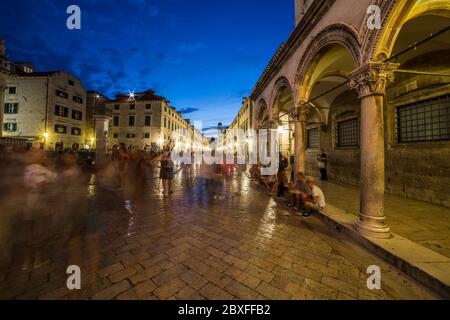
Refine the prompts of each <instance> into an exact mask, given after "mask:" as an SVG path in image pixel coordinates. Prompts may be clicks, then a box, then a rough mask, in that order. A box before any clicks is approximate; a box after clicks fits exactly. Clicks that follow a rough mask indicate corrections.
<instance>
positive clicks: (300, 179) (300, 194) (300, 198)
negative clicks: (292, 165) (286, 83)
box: [289, 172, 312, 211]
mask: <svg viewBox="0 0 450 320" xmlns="http://www.w3.org/2000/svg"><path fill="white" fill-rule="evenodd" d="M311 194H312V191H311V188H310V187H309V186H308V184H307V183H306V177H305V174H304V173H303V172H299V173H297V177H296V181H294V184H293V187H292V188H291V189H290V191H289V196H290V203H289V206H290V207H293V208H295V209H296V210H297V211H301V209H302V207H303V208H305V202H306V200H307V199H308V198H309V197H310V196H311Z"/></svg>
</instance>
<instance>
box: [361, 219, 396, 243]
mask: <svg viewBox="0 0 450 320" xmlns="http://www.w3.org/2000/svg"><path fill="white" fill-rule="evenodd" d="M385 219H386V218H385V217H380V218H378V217H370V216H365V215H362V214H361V215H360V218H359V220H358V222H356V224H355V226H354V227H355V229H356V231H358V232H359V233H360V234H361V235H363V236H365V237H368V238H375V239H390V238H391V229H390V228H389V227H388V226H387V225H386V223H385V222H384V221H385Z"/></svg>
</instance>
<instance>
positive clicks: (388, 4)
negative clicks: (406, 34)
mask: <svg viewBox="0 0 450 320" xmlns="http://www.w3.org/2000/svg"><path fill="white" fill-rule="evenodd" d="M372 4H373V5H376V6H378V7H379V8H380V9H381V13H382V16H381V23H382V24H381V28H380V29H379V30H377V29H374V30H370V29H369V28H368V25H367V19H368V18H369V15H366V18H365V19H364V22H363V25H362V26H361V28H360V30H361V32H360V35H359V37H360V39H362V53H363V56H362V61H363V62H368V61H370V60H379V59H383V58H387V57H389V56H391V54H392V50H393V48H394V45H395V42H396V39H397V37H398V35H399V33H400V31H401V29H402V26H403V25H404V24H405V23H406V22H408V21H409V20H411V19H414V18H416V17H418V16H420V15H426V14H434V15H441V16H446V17H450V3H449V2H448V0H413V1H399V0H374V1H372Z"/></svg>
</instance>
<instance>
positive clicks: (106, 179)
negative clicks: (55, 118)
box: [0, 144, 326, 270]
mask: <svg viewBox="0 0 450 320" xmlns="http://www.w3.org/2000/svg"><path fill="white" fill-rule="evenodd" d="M1 148H2V150H0V164H1V165H2V167H3V168H8V170H2V171H1V172H0V175H1V177H0V178H1V179H0V195H1V198H2V199H1V200H2V201H1V202H0V204H1V206H2V209H1V211H2V213H3V214H2V217H1V218H2V224H1V225H2V228H0V238H2V239H1V240H2V244H3V245H2V246H1V247H0V248H1V250H2V251H6V250H7V249H5V248H6V247H8V244H7V242H8V241H3V240H4V239H14V240H17V241H13V242H20V243H22V245H23V248H24V249H23V250H22V251H21V259H22V268H23V269H24V270H28V269H29V268H31V267H33V266H34V267H36V266H40V265H42V264H44V263H46V261H47V258H48V257H46V252H47V253H48V248H46V243H47V240H49V238H50V237H62V238H63V239H65V240H63V241H60V242H59V243H60V245H61V246H64V245H68V246H69V247H71V248H78V249H75V250H71V251H70V255H74V256H76V257H77V256H80V250H81V247H82V246H83V243H82V242H83V239H84V238H86V237H96V236H97V231H98V229H99V224H100V222H99V220H100V218H99V217H98V215H96V214H95V205H93V204H92V202H90V200H89V194H88V193H89V191H88V190H89V188H88V187H87V186H89V180H90V179H92V176H95V180H96V182H95V183H96V184H98V185H99V187H105V188H109V189H110V190H112V191H113V192H114V194H116V198H119V199H121V200H120V201H123V202H122V203H124V207H125V209H126V210H127V211H128V212H129V213H131V214H133V213H135V212H136V203H137V202H138V201H139V200H140V199H142V197H143V195H144V194H145V193H146V192H148V189H147V186H148V181H149V180H150V179H153V180H160V181H161V183H157V184H156V187H155V184H152V185H153V187H155V188H156V190H157V189H158V186H159V187H160V190H161V195H162V197H163V198H165V199H169V200H170V197H171V196H172V195H173V194H174V192H175V190H174V185H173V181H174V179H175V178H176V177H177V176H178V175H179V174H180V173H181V176H182V177H183V179H186V180H188V181H194V177H195V181H197V182H198V183H199V184H202V185H204V186H205V190H206V191H205V192H206V193H208V195H211V197H212V198H213V199H214V200H215V201H223V200H224V199H225V198H226V197H227V196H229V195H232V196H236V197H240V196H241V195H242V181H243V179H247V178H248V179H250V180H252V181H257V182H260V183H261V184H262V185H263V186H264V187H265V188H266V189H267V191H268V192H269V194H270V195H271V196H277V197H280V198H283V197H284V196H285V195H288V199H289V203H288V204H289V206H290V207H292V208H293V209H294V210H296V211H297V212H298V213H299V214H301V215H303V216H305V217H308V216H310V215H311V213H312V212H314V211H320V210H322V209H323V208H324V207H325V206H326V203H325V197H324V194H323V192H322V190H321V189H320V188H319V187H318V186H317V185H316V181H315V179H313V178H311V177H306V176H305V174H304V173H301V172H298V173H294V171H293V170H292V171H291V172H292V173H291V174H290V175H288V170H289V161H288V160H287V159H286V158H285V157H284V156H282V155H280V158H279V159H280V160H279V170H278V172H277V174H275V175H273V176H263V175H261V169H262V166H261V165H254V166H252V167H251V168H250V170H249V171H247V169H248V168H247V165H239V164H238V161H237V158H236V157H235V158H234V160H235V161H234V162H232V163H231V164H230V163H227V161H226V160H227V159H226V156H224V158H223V161H222V163H217V162H216V163H213V164H207V163H205V162H202V163H199V164H194V160H195V157H194V154H191V155H190V156H191V163H175V162H174V161H173V157H172V153H173V152H174V145H173V144H169V145H167V146H166V147H164V148H162V150H138V149H134V148H131V147H127V146H126V145H124V144H120V145H118V146H114V147H113V149H112V151H111V153H110V157H109V158H110V159H109V160H110V161H107V163H106V164H105V165H104V166H103V167H101V168H97V170H96V171H95V172H91V171H89V169H90V168H89V167H86V165H85V164H86V157H81V156H80V155H79V153H78V152H76V151H75V150H65V151H59V152H56V153H48V152H45V151H44V150H42V149H41V148H40V145H36V146H33V148H31V149H30V150H24V149H15V150H9V149H7V148H4V147H1ZM184 158H185V157H184ZM212 158H216V154H215V152H213V153H212ZM216 159H217V158H216ZM318 161H321V162H322V164H323V163H325V164H324V165H321V167H320V169H321V172H322V178H326V155H325V154H324V153H323V154H321V155H320V158H318ZM323 169H325V171H324V170H323ZM155 171H159V175H158V176H157V177H154V176H152V173H153V172H155ZM289 176H290V177H289ZM235 177H236V178H237V179H233V178H235ZM9 195H11V197H10V198H9ZM5 199H10V200H11V199H15V200H16V201H17V202H16V203H13V201H9V202H8V201H4V200H5ZM19 203H22V204H23V205H18V204H19ZM8 206H9V207H8ZM14 212H16V213H17V215H16V216H14V214H13V213H14ZM8 214H9V215H10V216H8ZM8 219H9V220H8ZM8 222H9V223H8ZM15 226H18V227H17V228H16V227H15ZM12 230H15V231H17V232H13V231H12ZM8 233H9V234H10V235H11V237H8V236H7V234H8ZM10 245H13V244H10ZM0 253H2V254H4V253H5V252H1V251H0ZM47 256H48V254H47Z"/></svg>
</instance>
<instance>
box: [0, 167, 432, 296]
mask: <svg viewBox="0 0 450 320" xmlns="http://www.w3.org/2000/svg"><path fill="white" fill-rule="evenodd" d="M95 181H96V180H95V179H94V177H92V179H91V183H90V184H89V186H88V187H87V195H86V196H85V197H86V202H87V206H80V207H79V209H78V210H79V212H81V211H83V210H87V211H86V212H87V215H88V227H87V228H86V230H83V233H82V235H81V236H73V237H72V238H71V239H68V238H67V234H65V233H64V232H55V233H54V234H52V235H51V237H50V238H49V240H48V241H47V242H46V250H45V252H46V253H47V255H48V261H47V263H46V264H44V265H42V266H40V267H39V268H33V269H31V270H27V271H22V270H21V265H20V254H21V253H22V252H23V248H22V247H21V245H20V241H16V242H15V243H14V246H12V248H11V247H8V246H6V247H4V248H3V251H5V252H4V253H3V255H4V256H6V257H7V258H4V259H3V260H4V261H3V263H2V269H1V270H0V298H2V299H11V298H15V299H37V298H38V299H121V300H122V299H123V300H126V299H226V300H228V299H249V300H253V299H438V298H439V297H438V296H436V295H435V294H433V293H431V292H430V291H429V290H427V289H426V288H424V287H423V286H422V285H420V284H418V283H417V282H415V281H414V280H412V279H411V278H409V277H408V276H406V275H405V274H403V273H401V272H400V271H398V270H397V269H395V268H394V267H392V266H390V265H389V264H387V263H385V262H384V261H382V260H381V259H380V258H378V257H377V256H375V255H374V254H372V253H370V252H368V251H367V250H365V249H363V248H362V247H360V246H359V245H358V244H356V243H355V242H353V241H351V240H349V239H348V238H346V237H345V236H344V235H342V234H340V233H338V232H337V231H335V230H331V229H329V228H328V227H327V226H326V225H325V224H324V223H323V222H321V221H320V220H319V219H318V218H315V217H312V218H310V219H304V218H301V217H299V216H298V215H295V214H293V213H290V211H289V210H288V208H287V207H286V206H285V203H284V202H283V201H279V202H277V201H275V200H274V199H272V198H270V197H269V196H268V195H267V194H266V193H265V192H264V191H263V190H262V189H261V187H260V186H258V185H256V184H255V183H253V182H250V181H249V180H248V179H247V178H244V180H243V189H244V191H243V193H242V196H237V195H235V194H233V192H232V190H230V188H236V186H237V185H236V181H234V184H233V186H232V187H231V186H230V185H227V187H226V188H225V193H226V197H225V200H214V198H213V196H214V194H213V193H212V192H211V190H208V188H207V185H205V183H204V181H202V180H200V179H193V180H192V181H188V180H186V179H184V178H183V176H182V175H179V176H178V177H177V181H176V190H175V193H174V194H173V195H172V197H171V198H170V199H164V198H163V197H162V194H161V191H160V185H159V181H158V180H149V181H148V182H149V185H150V186H149V187H148V188H146V189H145V190H143V191H142V195H143V196H142V198H141V199H139V201H138V202H137V207H136V212H135V213H129V212H128V211H127V210H125V209H124V205H123V201H122V200H120V196H118V194H117V193H115V192H113V191H107V190H105V189H103V188H101V187H99V186H98V185H97V184H96V182H95ZM233 190H234V189H233ZM20 201H22V200H21V199H20V197H16V198H13V197H9V198H8V199H5V202H4V207H3V208H4V209H5V208H6V209H7V208H12V207H14V205H17V204H18V203H20ZM4 212H6V211H4ZM12 220H13V219H11V221H12ZM11 223H12V222H11ZM92 226H93V227H92ZM58 231H59V230H58ZM72 233H73V232H72ZM58 234H60V235H59V236H58ZM63 235H64V236H63ZM76 235H79V234H76ZM69 240H70V241H69ZM74 264H75V265H79V266H80V267H81V271H82V290H80V291H74V292H71V291H69V290H68V289H67V288H66V279H67V275H66V268H67V267H68V266H69V265H74ZM370 265H378V266H380V267H381V269H382V290H380V291H370V290H368V289H367V286H366V280H367V275H366V269H367V267H368V266H370Z"/></svg>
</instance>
